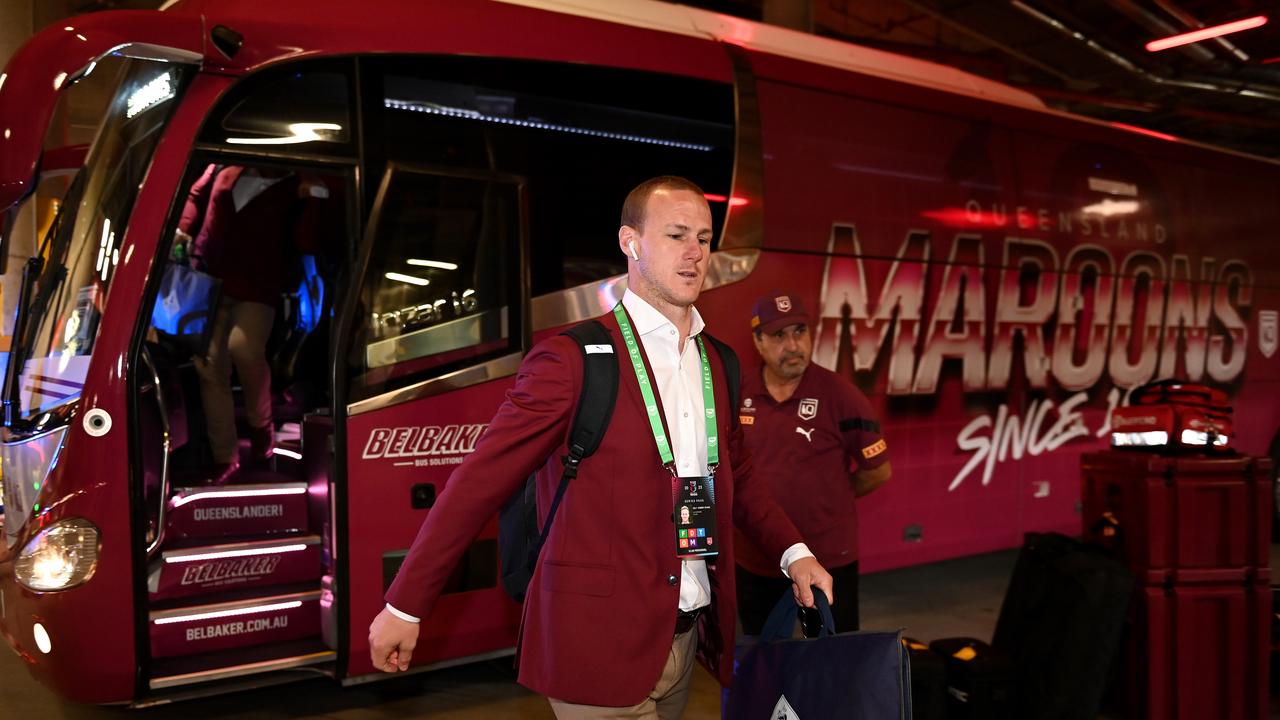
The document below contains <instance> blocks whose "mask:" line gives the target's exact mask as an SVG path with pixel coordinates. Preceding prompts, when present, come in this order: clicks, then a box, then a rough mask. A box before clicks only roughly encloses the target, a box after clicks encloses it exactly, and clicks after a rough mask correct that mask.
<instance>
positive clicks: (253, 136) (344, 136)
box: [200, 60, 356, 156]
mask: <svg viewBox="0 0 1280 720" xmlns="http://www.w3.org/2000/svg"><path fill="white" fill-rule="evenodd" d="M349 66H350V62H349V61H346V60H324V61H311V62H293V63H289V64H288V65H287V66H285V67H278V68H271V69H268V70H264V71H262V72H260V73H258V74H257V75H254V76H252V77H249V78H246V79H245V80H243V81H242V82H240V83H239V84H238V85H236V87H235V89H234V90H232V91H231V92H230V93H229V95H228V96H227V97H226V98H225V99H223V100H222V101H221V102H220V103H219V105H218V107H217V108H216V109H215V110H214V112H213V113H212V114H211V116H210V119H209V121H208V122H206V123H205V126H204V128H203V129H202V130H201V131H200V142H201V143H202V144H203V145H205V146H217V147H221V148H225V149H232V150H242V151H248V152H252V151H276V152H279V151H282V150H287V151H289V152H291V153H294V154H316V155H344V156H354V155H355V153H356V150H355V143H354V142H353V138H354V137H355V132H354V129H353V127H352V121H351V111H350V105H349V100H350V95H351V91H350V87H349V85H350V80H349V75H348V67H349Z"/></svg>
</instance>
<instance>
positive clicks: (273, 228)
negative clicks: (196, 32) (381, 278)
mask: <svg viewBox="0 0 1280 720" xmlns="http://www.w3.org/2000/svg"><path fill="white" fill-rule="evenodd" d="M327 197H328V190H327V188H326V187H325V186H324V184H323V183H321V182H320V181H319V180H317V179H313V178H310V177H303V176H301V175H299V174H298V173H295V172H291V171H285V170H279V169H271V168H249V167H242V166H238V165H210V166H209V167H207V168H206V169H205V171H204V174H203V175H201V176H200V178H199V179H198V180H196V182H195V183H194V184H193V185H192V186H191V191H190V193H189V194H188V197H187V201H186V206H185V207H184V208H183V211H182V218H181V220H180V221H179V223H178V238H177V240H178V244H180V245H182V246H185V247H186V255H187V256H188V257H189V259H190V260H189V261H190V262H191V264H192V266H193V267H195V268H196V269H198V270H203V271H205V272H208V273H209V274H210V275H213V276H214V277H216V278H218V279H220V280H221V281H222V293H221V297H220V300H219V303H218V308H217V311H216V313H215V314H214V320H213V323H212V328H211V330H210V333H209V335H210V337H209V347H208V350H207V351H206V353H205V355H204V356H203V357H199V356H198V357H196V359H195V365H196V371H197V373H198V374H199V376H200V397H201V400H202V401H203V404H204V412H205V418H206V421H207V426H208V438H209V447H210V451H211V455H212V457H213V463H214V466H213V470H212V473H211V474H210V476H209V478H208V480H209V482H211V483H213V484H222V483H225V482H227V481H228V480H230V479H232V478H233V477H234V476H235V474H236V472H237V470H238V469H239V465H240V443H239V438H238V436H237V434H236V420H235V401H234V396H233V395H232V390H231V368H232V366H233V365H234V366H235V370H236V375H237V377H238V378H239V380H240V386H241V388H242V390H243V398H244V412H245V419H246V421H247V423H248V426H249V445H250V447H249V461H250V463H252V464H263V463H265V462H266V461H267V460H269V459H270V457H271V455H272V452H273V445H274V425H273V422H272V412H271V366H270V364H269V363H268V362H267V356H266V346H267V340H268V339H269V337H270V335H271V325H272V322H273V320H274V318H275V313H276V303H277V302H278V301H279V299H280V292H281V290H282V289H283V287H284V282H285V279H286V278H287V277H289V276H290V275H291V273H290V272H287V270H288V268H287V267H286V265H287V263H288V261H289V260H290V259H292V258H294V255H293V253H294V251H295V250H299V251H303V252H314V251H315V249H316V247H315V246H316V244H317V243H318V242H319V241H318V238H319V237H320V230H321V228H320V221H321V211H322V202H321V201H322V200H323V199H324V198H327Z"/></svg>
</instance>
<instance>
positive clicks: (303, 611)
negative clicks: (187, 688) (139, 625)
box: [149, 590, 320, 658]
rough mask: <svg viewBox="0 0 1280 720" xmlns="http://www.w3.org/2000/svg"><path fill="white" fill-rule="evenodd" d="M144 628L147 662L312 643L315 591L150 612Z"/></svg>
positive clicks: (315, 627) (316, 629)
mask: <svg viewBox="0 0 1280 720" xmlns="http://www.w3.org/2000/svg"><path fill="white" fill-rule="evenodd" d="M149 625H150V631H151V657H153V658H171V657H181V656H185V655H195V654H198V653H211V652H217V651H221V650H233V649H238V648H247V647H253V646H256V645H267V644H274V643H283V642H288V641H290V640H301V639H303V638H310V637H315V638H317V639H318V638H319V637H320V591H319V590H311V591H307V592H297V593H288V594H283V595H263V596H260V597H254V598H247V599H243V600H236V601H233V602H222V603H212V604H206V605H192V606H187V607H178V608H172V609H168V610H153V611H152V612H151V613H150V621H149Z"/></svg>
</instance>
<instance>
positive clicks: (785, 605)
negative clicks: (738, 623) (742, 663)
mask: <svg viewBox="0 0 1280 720" xmlns="http://www.w3.org/2000/svg"><path fill="white" fill-rule="evenodd" d="M809 589H810V590H812V591H813V601H814V605H815V607H816V608H817V611H818V616H819V617H820V618H822V626H821V627H820V628H819V629H818V637H830V636H832V635H835V634H836V619H835V616H834V615H832V614H831V604H830V603H829V602H827V594H826V593H824V592H822V590H821V589H819V588H818V586H817V585H812V586H810V588H809ZM803 609H804V608H801V607H800V605H799V604H797V603H796V599H795V595H793V594H792V592H791V590H790V588H788V589H787V590H786V591H785V592H783V593H782V597H781V598H779V599H778V604H777V605H774V606H773V610H772V611H771V612H770V613H769V618H768V619H767V620H765V622H764V627H763V628H762V629H761V630H760V642H778V641H779V640H789V639H791V632H792V630H794V629H795V626H796V620H797V619H798V618H799V616H800V612H801V611H802V610H803Z"/></svg>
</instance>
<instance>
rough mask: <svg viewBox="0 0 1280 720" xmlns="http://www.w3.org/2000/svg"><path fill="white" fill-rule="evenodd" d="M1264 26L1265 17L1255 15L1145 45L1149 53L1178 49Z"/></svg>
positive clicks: (1265, 22)
mask: <svg viewBox="0 0 1280 720" xmlns="http://www.w3.org/2000/svg"><path fill="white" fill-rule="evenodd" d="M1266 24H1267V16H1266V15H1257V16H1255V17H1251V18H1245V19H1244V20H1237V21H1235V22H1229V23H1226V24H1225V25H1215V26H1213V27H1207V28H1202V29H1200V30H1195V31H1192V32H1189V33H1182V34H1181V35H1171V36H1169V37H1167V38H1160V39H1159V40H1152V41H1151V42H1149V43H1147V50H1148V51H1149V52H1159V51H1161V50H1168V49H1169V48H1175V47H1178V46H1179V45H1190V44H1191V43H1195V42H1200V41H1201V40H1208V39H1209V38H1216V37H1220V36H1222V35H1230V34H1231V33H1238V32H1240V31H1242V30H1252V29H1254V28H1256V27H1262V26H1263V25H1266Z"/></svg>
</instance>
